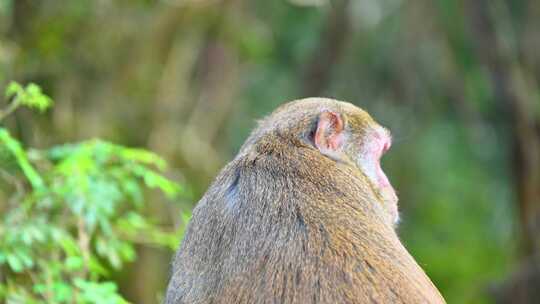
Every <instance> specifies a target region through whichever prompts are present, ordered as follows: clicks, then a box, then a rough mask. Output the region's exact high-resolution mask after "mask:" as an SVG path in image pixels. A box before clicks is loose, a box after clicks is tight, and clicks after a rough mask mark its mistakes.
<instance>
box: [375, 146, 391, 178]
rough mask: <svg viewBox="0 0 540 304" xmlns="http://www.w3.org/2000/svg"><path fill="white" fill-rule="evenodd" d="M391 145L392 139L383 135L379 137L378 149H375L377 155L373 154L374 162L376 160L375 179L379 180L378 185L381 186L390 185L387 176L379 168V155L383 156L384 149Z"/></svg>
mask: <svg viewBox="0 0 540 304" xmlns="http://www.w3.org/2000/svg"><path fill="white" fill-rule="evenodd" d="M391 145H392V141H391V139H390V137H389V136H384V137H383V138H380V139H379V147H380V149H379V151H377V155H376V156H375V159H376V162H377V181H378V182H379V186H380V187H381V188H384V187H388V186H390V187H391V185H390V182H389V181H388V177H386V174H384V172H383V170H382V168H381V157H382V156H383V154H384V153H386V151H388V150H389V149H390V146H391Z"/></svg>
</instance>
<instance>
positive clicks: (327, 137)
mask: <svg viewBox="0 0 540 304" xmlns="http://www.w3.org/2000/svg"><path fill="white" fill-rule="evenodd" d="M343 129H344V126H343V119H342V118H341V115H340V114H339V113H336V112H332V111H324V112H322V113H321V114H320V115H319V121H318V122H317V130H315V135H314V137H313V142H314V144H315V147H317V149H319V151H321V153H322V154H325V155H328V156H330V157H333V158H334V157H336V156H338V155H337V153H338V152H340V151H341V148H342V146H343V141H344V135H343Z"/></svg>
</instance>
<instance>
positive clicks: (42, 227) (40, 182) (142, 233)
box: [0, 82, 182, 303]
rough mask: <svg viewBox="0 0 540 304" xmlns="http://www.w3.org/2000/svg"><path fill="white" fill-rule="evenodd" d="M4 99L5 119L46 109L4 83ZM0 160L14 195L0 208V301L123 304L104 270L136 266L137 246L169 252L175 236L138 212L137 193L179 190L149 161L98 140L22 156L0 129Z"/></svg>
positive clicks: (41, 99)
mask: <svg viewBox="0 0 540 304" xmlns="http://www.w3.org/2000/svg"><path fill="white" fill-rule="evenodd" d="M6 97H7V98H8V99H11V103H10V105H9V108H8V109H7V110H6V111H5V112H1V113H6V115H7V114H9V113H12V112H13V111H14V110H15V109H17V108H18V107H19V106H26V107H29V108H35V109H38V110H41V111H43V110H45V109H46V108H48V107H50V106H51V104H52V101H51V99H50V98H49V97H47V96H46V95H44V94H43V93H42V92H41V89H40V88H39V87H38V86H37V85H35V84H29V85H28V86H26V87H24V88H23V87H22V86H21V85H19V84H18V83H15V82H12V83H11V84H10V85H8V86H7V88H6ZM3 117H5V116H2V118H3ZM0 156H1V159H2V166H1V167H0V176H1V177H2V179H3V180H4V181H5V182H7V183H9V184H11V186H12V187H11V188H12V189H13V190H14V191H13V195H12V196H11V197H10V198H9V201H8V202H7V204H2V205H1V207H2V210H1V220H0V267H1V269H2V270H1V273H2V276H3V281H2V282H1V283H0V300H2V301H3V302H6V303H127V301H126V300H125V299H124V298H123V297H122V296H121V295H120V294H119V293H118V288H117V286H116V284H115V283H114V282H112V281H109V280H107V278H108V277H109V276H110V272H111V270H115V269H116V270H118V269H120V268H122V267H123V265H124V263H126V262H131V261H133V260H134V259H135V256H136V252H135V248H134V245H135V244H137V243H143V244H154V245H157V246H166V247H169V248H171V249H173V248H175V247H176V246H177V243H178V239H179V235H177V234H176V233H174V232H167V231H165V230H164V229H162V228H160V227H159V226H157V225H155V224H154V223H152V221H150V220H148V219H147V217H146V216H145V215H144V213H143V211H144V202H145V199H144V193H143V187H148V188H156V189H159V190H160V191H161V192H163V193H165V194H166V195H167V196H168V197H169V198H170V199H173V198H175V197H176V196H177V195H178V194H179V193H181V191H182V188H181V187H180V185H178V184H177V183H175V182H172V181H171V180H169V179H167V178H166V177H164V176H163V175H162V174H161V173H160V172H161V171H163V170H165V169H166V163H165V161H164V160H163V159H162V158H160V157H159V156H157V155H156V154H154V153H152V152H149V151H147V150H143V149H134V148H126V147H123V146H119V145H115V144H112V143H109V142H105V141H102V140H90V141H85V142H81V143H77V144H68V145H60V146H54V147H52V148H49V149H45V150H38V149H30V150H27V149H25V148H23V147H22V145H21V144H20V143H19V141H17V139H15V138H14V137H12V136H11V135H10V133H9V132H8V130H7V129H5V128H0ZM26 184H29V185H30V187H27V186H26Z"/></svg>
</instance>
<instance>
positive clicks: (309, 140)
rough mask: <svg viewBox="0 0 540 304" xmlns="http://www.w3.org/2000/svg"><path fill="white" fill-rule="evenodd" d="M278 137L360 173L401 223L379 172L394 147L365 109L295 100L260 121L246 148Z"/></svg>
mask: <svg viewBox="0 0 540 304" xmlns="http://www.w3.org/2000/svg"><path fill="white" fill-rule="evenodd" d="M276 134H277V135H278V136H279V138H281V139H287V141H289V142H291V143H293V144H294V145H298V146H304V147H305V146H307V147H311V148H313V149H316V150H318V151H319V152H320V155H321V157H326V158H329V159H331V160H333V161H335V162H339V163H343V164H348V165H351V166H353V167H355V168H356V169H358V171H359V172H360V174H361V175H362V176H363V178H364V179H365V180H366V181H367V183H368V185H369V186H370V188H371V189H372V190H373V192H374V194H375V196H376V197H377V198H378V200H379V201H380V202H381V204H382V205H383V207H384V209H385V210H386V211H387V213H388V214H389V217H390V220H391V221H392V222H393V224H394V225H395V224H397V222H398V221H399V214H398V208H397V201H398V198H397V195H396V193H395V191H394V188H393V187H392V185H391V184H390V182H389V181H388V178H387V177H386V174H385V173H384V172H383V170H382V168H381V157H382V156H383V154H384V153H385V152H386V151H388V149H389V148H390V146H391V144H392V139H391V135H390V132H389V131H388V130H387V129H385V128H384V127H382V126H381V125H379V124H378V123H377V122H375V120H373V118H372V117H371V116H370V115H369V114H368V113H367V112H366V111H364V110H362V109H360V108H358V107H356V106H354V105H352V104H350V103H347V102H341V101H337V100H332V99H326V98H306V99H301V100H296V101H292V102H289V103H286V104H284V105H282V106H280V107H279V108H278V109H276V110H275V111H274V112H273V113H272V114H271V115H270V116H269V117H267V118H266V119H264V120H263V121H261V123H260V126H259V128H258V129H257V130H255V131H254V133H252V135H251V136H250V138H248V140H247V141H246V144H245V145H244V147H247V146H251V145H252V144H255V145H256V143H257V142H259V141H264V138H265V137H266V136H272V137H274V136H276ZM243 149H244V148H243Z"/></svg>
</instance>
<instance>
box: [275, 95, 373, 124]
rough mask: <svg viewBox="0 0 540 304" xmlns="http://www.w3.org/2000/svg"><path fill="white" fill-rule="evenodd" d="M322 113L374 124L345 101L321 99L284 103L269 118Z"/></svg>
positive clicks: (359, 110)
mask: <svg viewBox="0 0 540 304" xmlns="http://www.w3.org/2000/svg"><path fill="white" fill-rule="evenodd" d="M324 111H333V112H337V113H340V114H344V115H345V116H346V118H349V119H351V118H352V119H353V120H355V121H362V122H364V123H368V124H372V123H375V121H374V120H373V118H372V117H371V116H370V115H369V113H368V112H366V111H365V110H363V109H361V108H360V107H358V106H356V105H354V104H352V103H349V102H346V101H340V100H336V99H331V98H323V97H310V98H304V99H297V100H293V101H290V102H287V103H284V104H282V105H281V106H279V107H278V108H277V109H276V110H275V111H274V112H273V113H272V114H271V115H270V117H274V118H278V119H281V118H289V119H291V118H292V119H294V116H298V118H300V117H305V116H313V115H317V114H319V113H322V112H324Z"/></svg>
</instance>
